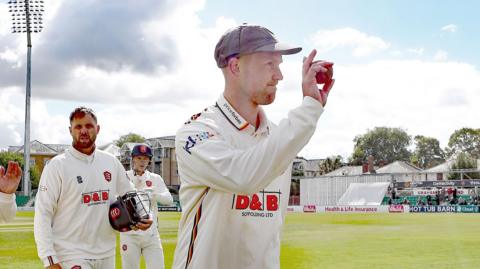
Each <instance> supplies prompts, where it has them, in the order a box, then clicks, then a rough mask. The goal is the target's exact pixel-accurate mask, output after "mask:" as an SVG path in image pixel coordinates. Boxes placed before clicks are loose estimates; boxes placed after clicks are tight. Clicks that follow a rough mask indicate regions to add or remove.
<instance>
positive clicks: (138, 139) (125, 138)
mask: <svg viewBox="0 0 480 269" xmlns="http://www.w3.org/2000/svg"><path fill="white" fill-rule="evenodd" d="M114 142H115V144H116V145H117V146H118V147H120V148H121V147H122V146H123V144H125V143H143V142H145V137H143V136H141V135H139V134H134V133H129V134H126V135H122V136H120V138H119V139H118V140H115V141H114Z"/></svg>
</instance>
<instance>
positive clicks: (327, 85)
mask: <svg viewBox="0 0 480 269" xmlns="http://www.w3.org/2000/svg"><path fill="white" fill-rule="evenodd" d="M334 83H335V79H331V80H329V81H327V82H326V83H325V85H323V91H324V92H325V93H326V94H327V95H328V94H329V93H330V90H331V89H332V87H333V84H334Z"/></svg>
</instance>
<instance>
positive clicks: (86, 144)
mask: <svg viewBox="0 0 480 269" xmlns="http://www.w3.org/2000/svg"><path fill="white" fill-rule="evenodd" d="M96 139H97V135H96V134H93V135H92V137H90V135H89V134H88V133H87V134H81V135H79V136H78V139H77V138H74V139H73V143H72V145H73V147H74V148H76V149H78V150H80V151H83V150H86V149H89V148H92V149H93V148H95V140H96Z"/></svg>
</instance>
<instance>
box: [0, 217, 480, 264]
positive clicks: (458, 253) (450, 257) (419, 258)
mask: <svg viewBox="0 0 480 269" xmlns="http://www.w3.org/2000/svg"><path fill="white" fill-rule="evenodd" d="M32 216H33V212H19V213H18V215H17V219H16V220H15V222H13V223H10V224H0V269H7V268H8V269H13V268H25V269H27V268H28V269H31V268H42V265H41V263H40V261H39V259H38V258H37V256H36V248H35V243H34V240H33V223H32V221H33V217H32ZM179 217H180V215H179V214H178V213H166V212H165V213H163V212H162V213H160V219H161V221H160V234H161V237H162V241H163V248H164V251H165V264H166V268H170V267H171V263H172V260H173V251H174V249H175V243H176V235H177V222H178V219H179ZM117 257H118V258H119V256H118V250H117ZM117 263H119V262H117ZM281 265H282V268H335V269H337V268H340V269H343V268H359V269H360V268H365V269H375V268H386V269H395V268H398V269H404V268H419V269H420V268H421V269H424V268H435V269H442V268H445V269H447V268H452V269H453V268H455V269H457V268H468V269H470V268H480V214H443V213H442V214H434V213H433V214H373V213H372V214H358V213H355V214H334V213H326V214H308V213H289V214H288V215H287V219H286V225H285V226H284V230H283V236H282V249H281ZM117 268H120V265H119V264H117ZM141 268H145V266H144V265H142V267H141Z"/></svg>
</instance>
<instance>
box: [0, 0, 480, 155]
mask: <svg viewBox="0 0 480 269" xmlns="http://www.w3.org/2000/svg"><path fill="white" fill-rule="evenodd" d="M478 10H480V3H479V2H478V1H474V0H466V1H461V2H459V1H453V0H445V1H435V0H424V1H413V0H404V1H383V0H369V1H354V0H339V1H323V0H320V1H316V0H302V1H286V0H255V1H253V0H245V1H220V0H176V1H173V0H168V1H160V0H123V1H113V0H111V1H110V0H108V1H100V0H82V1H66V0H48V1H46V3H45V14H44V31H43V32H42V33H40V34H35V35H34V36H33V39H32V43H33V50H32V107H31V115H32V119H31V139H32V140H34V139H36V140H39V141H40V142H43V143H48V144H54V143H62V144H68V143H70V141H71V138H70V136H69V133H68V124H69V123H68V119H67V118H68V115H69V113H70V111H72V110H73V108H74V107H76V106H80V105H84V106H89V107H92V108H93V109H95V110H96V112H97V114H98V117H99V124H100V125H101V131H100V134H99V136H98V140H97V141H98V144H105V143H108V142H111V141H113V140H115V139H117V138H118V137H120V136H121V135H124V134H126V133H129V132H134V133H138V134H140V135H142V136H144V137H147V138H149V137H158V136H166V135H174V134H175V132H176V130H177V129H178V128H179V127H180V126H181V125H182V124H183V122H184V121H185V120H186V119H187V118H189V117H190V116H191V115H193V114H195V113H197V112H199V111H200V110H202V109H203V108H205V107H207V106H209V105H211V104H213V103H214V101H215V100H216V99H217V97H218V95H219V94H221V92H222V91H223V78H222V75H221V72H220V70H219V69H218V68H217V67H216V65H215V61H214V59H213V50H214V47H215V44H216V42H217V40H218V39H219V38H220V36H221V35H222V33H223V32H225V31H226V30H227V29H229V28H231V27H234V26H236V25H238V24H241V23H244V22H247V23H251V24H260V25H263V26H266V27H267V28H269V29H270V30H272V31H273V32H274V33H275V35H276V36H277V38H278V39H279V40H281V41H283V42H287V43H291V44H296V45H300V46H302V47H303V51H302V52H301V53H299V54H298V55H292V56H284V59H283V60H284V62H283V64H282V66H281V68H282V72H283V75H284V80H283V81H282V82H280V84H279V86H278V92H277V99H276V101H275V103H274V104H272V105H270V106H267V107H265V110H266V112H267V114H268V115H269V117H270V119H271V120H272V121H273V122H276V123H278V122H279V121H280V120H281V119H282V118H284V117H285V116H286V115H287V113H288V111H289V110H290V109H292V108H294V107H296V106H298V105H299V104H300V102H301V98H302V94H301V86H300V81H301V59H302V57H303V56H304V55H306V54H308V52H310V50H312V49H314V48H315V49H317V50H318V52H319V53H318V56H317V58H318V59H327V60H330V61H333V62H335V66H334V67H335V78H336V84H335V86H334V88H333V90H332V93H331V94H330V98H329V102H328V105H327V107H326V110H325V112H324V114H323V115H322V117H321V119H320V120H319V123H318V128H317V131H316V133H315V135H314V136H313V138H312V139H311V141H310V143H309V144H308V145H307V146H306V147H305V148H304V150H303V151H302V152H301V153H300V155H302V156H304V157H307V158H325V157H327V156H331V155H337V154H340V155H342V156H344V157H348V156H349V155H351V152H352V150H353V139H354V137H355V136H357V135H360V134H364V133H365V132H367V130H369V129H373V128H374V127H376V126H387V127H400V128H403V129H405V130H406V131H407V132H408V133H409V134H410V135H412V136H414V135H425V136H430V137H435V138H437V139H438V140H439V141H440V144H441V146H442V147H445V146H447V143H448V138H449V136H450V135H451V134H452V133H453V132H454V131H455V130H456V129H460V128H462V127H472V128H479V127H480V126H479V123H478V118H479V117H478V116H479V115H480V106H479V105H478V104H480V72H479V69H480V51H479V50H478V48H479V45H480V34H479V33H478V26H479V25H480V19H479V18H478V15H477V11H478ZM11 26H12V23H11V20H10V14H9V12H8V5H7V1H2V2H0V126H1V130H0V149H1V148H7V147H8V146H10V145H22V144H23V135H24V131H23V130H24V107H25V104H24V103H25V75H26V37H25V36H24V35H22V34H12V33H11Z"/></svg>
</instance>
